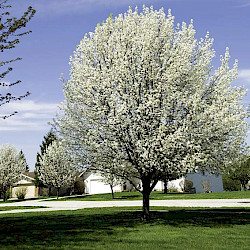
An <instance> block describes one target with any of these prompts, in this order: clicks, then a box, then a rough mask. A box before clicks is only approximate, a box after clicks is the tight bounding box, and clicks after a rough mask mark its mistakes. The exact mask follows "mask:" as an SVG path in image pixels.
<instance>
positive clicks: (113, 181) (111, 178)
mask: <svg viewBox="0 0 250 250" xmlns="http://www.w3.org/2000/svg"><path fill="white" fill-rule="evenodd" d="M100 175H101V176H102V177H103V179H102V182H104V183H105V184H107V185H109V186H110V190H111V194H112V199H114V198H115V196H114V187H115V186H117V185H121V184H122V183H123V182H124V181H122V180H121V179H119V178H118V177H117V175H115V174H112V173H100Z"/></svg>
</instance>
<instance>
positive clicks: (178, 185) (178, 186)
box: [154, 177, 185, 192]
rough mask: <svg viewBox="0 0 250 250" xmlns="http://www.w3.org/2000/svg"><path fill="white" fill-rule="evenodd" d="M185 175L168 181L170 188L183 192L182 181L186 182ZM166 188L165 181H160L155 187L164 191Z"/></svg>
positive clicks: (156, 189)
mask: <svg viewBox="0 0 250 250" xmlns="http://www.w3.org/2000/svg"><path fill="white" fill-rule="evenodd" d="M184 179H185V178H184V177H182V178H180V179H177V180H173V181H169V182H168V189H177V191H178V192H182V187H181V185H182V183H184ZM163 190H164V183H163V181H158V182H157V184H156V186H155V187H154V191H163Z"/></svg>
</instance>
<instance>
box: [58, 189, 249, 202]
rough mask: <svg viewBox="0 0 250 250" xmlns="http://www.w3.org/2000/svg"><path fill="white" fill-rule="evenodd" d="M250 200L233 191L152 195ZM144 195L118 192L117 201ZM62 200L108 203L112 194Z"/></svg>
mask: <svg viewBox="0 0 250 250" xmlns="http://www.w3.org/2000/svg"><path fill="white" fill-rule="evenodd" d="M243 198H250V191H233V192H222V193H202V194H185V193H169V194H163V192H159V191H155V192H152V193H151V195H150V199H151V200H176V199H243ZM141 199H142V195H141V193H139V192H117V193H115V200H141ZM59 200H60V201H62V200H80V201H81V200H82V201H108V200H112V196H111V194H95V195H79V196H77V197H67V198H61V199H59Z"/></svg>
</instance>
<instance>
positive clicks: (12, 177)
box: [0, 144, 27, 201]
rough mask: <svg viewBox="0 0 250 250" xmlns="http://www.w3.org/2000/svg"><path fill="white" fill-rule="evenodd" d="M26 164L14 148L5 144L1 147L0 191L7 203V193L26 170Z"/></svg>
mask: <svg viewBox="0 0 250 250" xmlns="http://www.w3.org/2000/svg"><path fill="white" fill-rule="evenodd" d="M26 166H27V165H26V162H25V161H24V159H23V158H22V157H20V153H19V152H18V151H17V149H16V148H15V147H14V146H9V145H8V144H4V145H2V146H1V147H0V191H1V193H2V194H3V199H4V201H6V199H7V197H6V192H7V191H8V189H9V188H10V187H11V186H13V185H14V184H15V183H16V182H17V181H18V179H19V178H20V175H21V174H22V173H24V172H25V170H26Z"/></svg>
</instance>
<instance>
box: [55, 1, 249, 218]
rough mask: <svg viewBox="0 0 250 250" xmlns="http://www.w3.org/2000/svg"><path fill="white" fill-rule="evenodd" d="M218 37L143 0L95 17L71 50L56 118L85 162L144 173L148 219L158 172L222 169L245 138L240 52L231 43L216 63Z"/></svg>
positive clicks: (126, 173) (125, 173)
mask: <svg viewBox="0 0 250 250" xmlns="http://www.w3.org/2000/svg"><path fill="white" fill-rule="evenodd" d="M212 44H213V39H211V38H210V37H209V34H207V35H206V36H205V38H204V39H201V40H200V41H197V39H196V38H195V30H194V28H193V22H192V21H191V23H190V24H189V25H187V24H186V23H184V22H183V23H182V25H181V26H180V25H177V27H175V25H174V17H173V16H172V15H171V12H170V11H169V13H168V15H167V16H166V15H165V13H164V10H163V9H160V10H159V11H155V10H153V7H151V8H150V9H149V8H147V7H145V6H144V7H143V12H142V13H139V12H138V10H137V9H135V11H133V10H132V9H131V8H130V9H129V10H128V11H127V12H126V13H125V14H124V15H122V14H120V15H118V16H117V17H115V18H112V17H109V18H108V19H107V20H106V22H104V23H103V24H99V25H97V27H96V29H95V32H94V33H90V34H89V35H87V34H86V35H85V37H84V39H83V40H82V41H81V42H80V44H79V45H78V46H77V49H76V51H75V53H74V57H73V58H71V74H70V80H69V81H68V82H65V84H64V94H65V102H64V104H63V105H62V110H63V111H64V114H63V115H61V116H58V119H57V120H56V121H55V126H57V129H58V131H59V132H60V134H61V136H62V137H63V140H65V141H66V143H67V145H68V146H69V150H71V151H72V154H74V155H76V157H77V159H78V160H79V161H80V162H81V163H82V164H83V165H84V164H85V165H86V166H88V167H89V168H91V169H93V170H100V171H103V172H108V173H109V172H110V173H115V174H116V175H117V176H119V177H122V178H124V179H127V180H128V181H130V182H133V181H132V178H138V179H140V180H141V182H142V190H141V192H142V194H143V196H144V199H143V219H145V220H147V219H149V196H150V193H151V191H152V190H153V188H154V187H155V185H156V183H157V182H158V180H159V179H160V178H161V175H162V173H165V172H167V173H170V174H178V175H184V174H186V173H188V172H196V171H203V172H205V171H208V172H211V173H216V172H219V171H221V170H222V169H223V168H225V167H226V166H227V165H226V163H228V162H230V161H232V159H234V158H236V157H238V155H239V154H240V153H241V152H242V150H243V147H244V145H245V144H244V139H245V136H246V132H247V121H246V118H247V112H246V110H245V109H244V107H243V106H242V105H240V104H239V101H240V100H241V99H242V97H243V95H244V94H245V91H244V90H243V89H242V88H239V87H234V88H233V87H231V82H232V81H233V80H234V79H235V78H236V77H237V62H235V64H234V66H233V68H232V69H230V68H229V59H230V56H229V50H228V49H226V52H225V56H224V57H221V66H220V67H219V68H218V69H217V70H215V71H214V70H213V69H212V66H211V61H212V58H213V57H214V55H215V52H214V50H213V49H212V48H211V47H212Z"/></svg>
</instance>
